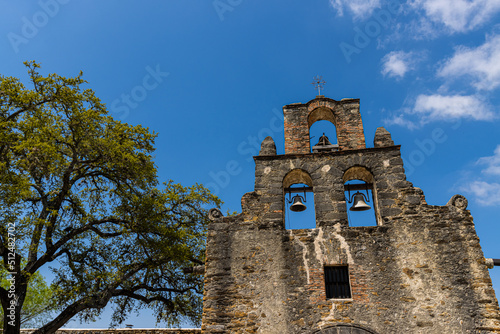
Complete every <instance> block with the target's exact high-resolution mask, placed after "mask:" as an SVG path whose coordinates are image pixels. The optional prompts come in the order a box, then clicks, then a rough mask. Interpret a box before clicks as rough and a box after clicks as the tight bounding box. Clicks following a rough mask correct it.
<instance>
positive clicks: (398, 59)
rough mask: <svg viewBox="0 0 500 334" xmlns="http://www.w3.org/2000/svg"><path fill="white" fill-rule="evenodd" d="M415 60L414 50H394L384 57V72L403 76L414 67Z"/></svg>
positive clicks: (391, 75) (388, 74)
mask: <svg viewBox="0 0 500 334" xmlns="http://www.w3.org/2000/svg"><path fill="white" fill-rule="evenodd" d="M415 62H416V58H415V55H414V53H412V52H404V51H392V52H390V53H388V54H386V55H385V56H384V58H382V74H383V75H387V76H389V77H399V78H403V77H404V76H405V74H406V73H407V72H408V71H410V70H412V69H414V66H415Z"/></svg>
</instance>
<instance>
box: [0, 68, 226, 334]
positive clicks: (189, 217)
mask: <svg viewBox="0 0 500 334" xmlns="http://www.w3.org/2000/svg"><path fill="white" fill-rule="evenodd" d="M25 64H26V66H27V69H28V74H29V78H30V86H31V87H30V88H26V87H25V86H24V85H23V84H22V83H21V82H20V80H19V79H17V78H13V77H4V76H0V216H1V218H0V219H2V223H1V224H0V255H1V256H2V258H3V261H2V262H1V265H3V267H4V269H5V270H7V271H8V272H10V273H11V277H12V280H11V281H10V282H11V283H12V286H11V287H10V289H9V288H7V289H6V288H3V287H2V288H0V301H1V304H2V308H3V311H4V316H5V318H4V333H6V334H7V333H16V332H18V330H19V328H20V312H21V309H22V308H23V306H24V305H25V299H26V295H27V289H28V286H29V285H30V284H33V282H34V280H33V277H35V276H34V275H35V274H36V273H37V272H38V271H39V270H40V269H41V268H43V267H47V266H50V267H51V268H52V271H53V274H54V275H55V280H54V281H53V282H52V290H53V300H54V301H55V303H56V305H57V308H58V311H57V316H55V317H54V318H53V319H48V320H47V321H46V323H45V324H44V325H43V326H42V327H41V328H39V329H38V330H37V331H36V333H37V334H39V333H52V332H54V331H55V330H57V329H58V328H60V327H61V326H63V325H64V324H65V323H66V322H67V321H68V320H69V319H71V318H72V317H73V316H75V315H79V316H80V317H81V318H82V319H83V320H89V319H93V318H94V317H96V316H97V315H99V313H100V311H101V310H102V308H103V307H104V306H106V305H107V304H108V303H109V302H110V301H113V302H114V303H115V304H116V308H115V312H114V315H113V319H112V322H113V323H112V324H114V325H116V324H119V323H120V322H122V321H123V320H124V319H125V317H126V315H127V314H128V313H129V312H130V311H132V310H133V309H135V308H141V307H145V306H147V307H150V308H152V309H153V310H154V311H155V314H156V316H157V318H158V320H163V321H165V322H166V323H167V324H169V325H175V324H178V323H179V322H180V321H186V320H188V321H191V322H194V323H198V322H199V320H200V316H201V292H202V290H201V289H202V280H203V279H202V277H199V276H197V275H192V274H186V273H184V272H183V270H182V269H183V268H184V267H189V266H192V265H193V264H202V263H203V262H204V235H205V227H206V224H207V223H208V211H207V208H208V206H214V205H215V206H219V205H220V201H219V199H218V198H217V197H215V196H214V195H212V194H211V193H210V192H209V190H207V189H206V188H205V187H203V186H202V185H198V184H196V185H194V186H190V187H185V186H182V185H180V184H175V183H174V182H172V181H167V182H165V183H160V182H159V181H158V176H157V171H156V167H155V165H154V161H153V156H152V154H153V152H154V140H155V138H156V134H154V133H151V132H150V131H149V130H148V129H147V128H144V127H142V126H140V125H137V126H132V125H128V124H126V123H122V122H119V121H117V120H114V119H113V118H112V117H111V116H109V115H108V112H107V110H106V107H105V105H104V104H103V103H102V102H101V101H100V100H99V99H98V98H97V97H96V96H95V94H94V92H93V91H92V90H91V89H82V88H81V86H82V85H84V84H86V81H85V80H84V79H82V73H81V72H80V74H79V75H78V76H76V77H73V78H65V77H62V76H59V75H57V74H50V75H48V76H45V77H44V76H42V75H41V74H40V73H39V67H40V66H39V65H38V64H37V63H35V62H27V63H25ZM13 241H15V247H12V246H13ZM12 293H14V295H15V296H12ZM14 299H15V300H16V301H17V303H15V307H12V306H11V303H12V300H14ZM9 307H10V309H9ZM9 315H10V317H9ZM12 319H13V320H12ZM12 321H13V322H12ZM9 324H13V326H12V325H9Z"/></svg>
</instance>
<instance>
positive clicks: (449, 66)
mask: <svg viewBox="0 0 500 334" xmlns="http://www.w3.org/2000/svg"><path fill="white" fill-rule="evenodd" d="M499 59H500V35H495V36H490V37H487V38H486V42H485V43H484V44H483V45H480V46H478V47H477V48H467V47H464V46H461V47H458V48H457V49H456V51H455V54H454V55H453V56H452V57H451V58H450V59H448V60H446V61H445V63H444V65H443V66H442V67H441V69H440V70H439V72H438V76H440V77H443V78H446V79H448V80H449V79H455V78H458V77H461V76H470V77H471V78H472V79H473V80H474V81H473V85H474V87H475V88H477V89H480V90H493V89H495V88H497V87H498V86H500V61H499Z"/></svg>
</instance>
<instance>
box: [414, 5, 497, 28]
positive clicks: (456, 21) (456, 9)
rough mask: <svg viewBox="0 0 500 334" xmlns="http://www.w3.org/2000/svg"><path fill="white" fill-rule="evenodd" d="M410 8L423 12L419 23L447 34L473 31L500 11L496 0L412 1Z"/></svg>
mask: <svg viewBox="0 0 500 334" xmlns="http://www.w3.org/2000/svg"><path fill="white" fill-rule="evenodd" d="M409 5H410V7H411V8H413V9H414V10H416V11H419V12H423V15H422V16H421V18H420V23H421V25H422V26H424V27H427V29H428V27H429V22H432V23H433V24H435V25H436V29H441V30H442V28H443V27H444V28H446V30H447V32H449V33H461V32H467V31H470V30H473V29H475V28H477V27H479V26H482V25H484V24H485V23H486V22H488V21H489V20H490V19H491V17H492V16H493V15H495V14H496V13H498V12H499V11H500V1H498V0H414V1H412V2H409Z"/></svg>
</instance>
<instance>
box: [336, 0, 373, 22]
mask: <svg viewBox="0 0 500 334" xmlns="http://www.w3.org/2000/svg"><path fill="white" fill-rule="evenodd" d="M330 5H331V6H332V7H333V8H334V9H335V10H336V11H337V14H338V15H339V16H342V15H344V9H345V8H347V9H348V10H349V11H350V12H352V13H353V15H354V18H356V19H363V18H366V17H368V16H370V15H371V14H372V12H373V10H374V9H375V8H380V6H381V4H380V0H350V1H348V0H330Z"/></svg>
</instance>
